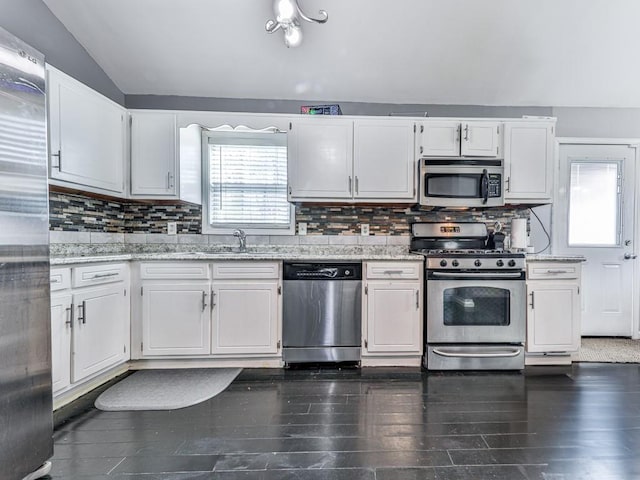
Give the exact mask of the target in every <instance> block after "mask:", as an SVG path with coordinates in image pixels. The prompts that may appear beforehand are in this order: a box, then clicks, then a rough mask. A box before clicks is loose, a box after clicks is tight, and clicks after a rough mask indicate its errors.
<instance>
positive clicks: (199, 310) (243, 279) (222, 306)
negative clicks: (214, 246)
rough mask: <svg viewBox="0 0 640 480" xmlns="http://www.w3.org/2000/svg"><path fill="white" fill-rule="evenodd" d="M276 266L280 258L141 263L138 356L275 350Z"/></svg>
mask: <svg viewBox="0 0 640 480" xmlns="http://www.w3.org/2000/svg"><path fill="white" fill-rule="evenodd" d="M280 270H281V269H280V263H279V262H258V261H256V262H252V261H244V262H216V263H214V264H212V265H211V264H208V263H205V262H144V263H142V264H141V265H140V276H141V280H142V288H141V289H140V294H141V302H140V315H141V320H142V322H141V323H142V325H141V340H142V341H141V344H142V345H141V354H142V357H143V358H154V357H170V356H208V357H213V358H215V357H224V358H232V357H234V356H235V357H238V356H241V357H244V356H246V355H249V356H251V355H256V356H258V355H260V356H274V355H276V354H278V353H279V350H280V348H279V342H278V339H279V335H280V316H281V311H282V308H281V301H280V291H281V288H280V276H281V274H280ZM211 277H212V278H213V280H210V278H211Z"/></svg>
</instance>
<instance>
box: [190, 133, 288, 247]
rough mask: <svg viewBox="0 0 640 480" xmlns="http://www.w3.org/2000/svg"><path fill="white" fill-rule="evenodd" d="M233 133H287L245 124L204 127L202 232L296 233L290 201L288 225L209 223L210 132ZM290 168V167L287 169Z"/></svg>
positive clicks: (220, 233) (215, 233) (218, 233)
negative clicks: (256, 128) (212, 224)
mask: <svg viewBox="0 0 640 480" xmlns="http://www.w3.org/2000/svg"><path fill="white" fill-rule="evenodd" d="M225 132H228V133H230V134H233V133H234V132H254V133H286V132H283V131H282V130H280V129H279V128H277V127H268V128H264V129H261V130H255V129H251V128H248V127H244V126H238V127H235V128H234V127H231V126H229V125H223V126H221V127H217V128H203V129H202V134H201V150H202V156H201V163H202V197H203V198H202V200H203V201H202V233H203V234H213V235H231V234H233V232H234V231H235V230H238V229H241V230H243V231H244V232H245V233H246V234H248V235H291V236H293V235H295V227H296V215H295V213H296V212H295V205H294V204H293V203H289V209H290V210H289V225H288V227H285V228H282V227H275V226H273V227H268V226H267V225H266V224H263V225H264V226H259V227H258V226H255V225H251V224H228V226H224V227H221V226H220V227H213V226H211V224H210V223H209V203H210V199H209V193H210V188H209V181H210V171H209V168H210V164H209V138H210V137H211V135H210V133H225ZM287 170H288V169H287Z"/></svg>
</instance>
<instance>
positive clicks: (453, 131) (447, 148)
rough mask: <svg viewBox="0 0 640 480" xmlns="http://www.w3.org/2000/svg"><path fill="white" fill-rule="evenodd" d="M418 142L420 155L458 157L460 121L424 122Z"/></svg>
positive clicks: (418, 153)
mask: <svg viewBox="0 0 640 480" xmlns="http://www.w3.org/2000/svg"><path fill="white" fill-rule="evenodd" d="M416 143H417V152H416V153H417V155H418V156H419V157H420V156H423V157H457V156H459V155H460V122H432V121H427V122H423V123H422V124H421V125H420V132H419V137H418V142H416Z"/></svg>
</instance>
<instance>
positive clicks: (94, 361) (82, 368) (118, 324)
mask: <svg viewBox="0 0 640 480" xmlns="http://www.w3.org/2000/svg"><path fill="white" fill-rule="evenodd" d="M83 290H84V291H83V292H82V293H78V294H74V296H73V303H74V305H75V309H76V315H75V320H74V325H73V362H72V366H73V368H72V375H71V377H72V378H71V381H72V382H77V381H79V380H82V379H83V378H85V377H88V376H89V375H92V374H94V373H96V372H99V371H100V370H103V369H105V368H107V367H110V366H113V365H117V364H118V363H120V362H122V361H124V360H125V359H126V352H125V342H126V338H127V337H126V332H125V325H126V315H127V314H128V312H127V311H126V308H125V306H126V305H127V303H126V302H125V296H124V285H123V284H122V283H117V284H113V285H106V286H104V287H97V288H87V289H83Z"/></svg>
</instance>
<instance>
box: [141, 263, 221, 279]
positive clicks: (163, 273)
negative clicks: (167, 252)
mask: <svg viewBox="0 0 640 480" xmlns="http://www.w3.org/2000/svg"><path fill="white" fill-rule="evenodd" d="M140 278H142V279H147V280H149V279H158V280H159V279H172V278H174V279H184V280H208V279H209V264H208V263H205V262H148V263H147V262H145V263H141V264H140Z"/></svg>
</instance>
